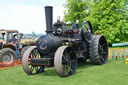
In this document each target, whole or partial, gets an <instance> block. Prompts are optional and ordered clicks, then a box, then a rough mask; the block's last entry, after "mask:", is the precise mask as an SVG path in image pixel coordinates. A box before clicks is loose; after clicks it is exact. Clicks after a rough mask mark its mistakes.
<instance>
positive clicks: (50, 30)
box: [45, 6, 53, 34]
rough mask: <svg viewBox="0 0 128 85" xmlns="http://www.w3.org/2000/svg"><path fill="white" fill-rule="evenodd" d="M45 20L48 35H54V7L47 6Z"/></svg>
mask: <svg viewBox="0 0 128 85" xmlns="http://www.w3.org/2000/svg"><path fill="white" fill-rule="evenodd" d="M45 18H46V33H47V34H52V33H53V28H52V24H53V7H52V6H45Z"/></svg>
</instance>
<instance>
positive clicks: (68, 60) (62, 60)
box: [54, 46, 77, 77]
mask: <svg viewBox="0 0 128 85" xmlns="http://www.w3.org/2000/svg"><path fill="white" fill-rule="evenodd" d="M67 48H68V47H67V46H62V47H60V48H59V49H58V50H57V52H56V53H55V59H54V66H55V69H56V73H57V74H58V75H59V76H60V77H67V76H70V75H72V74H74V73H75V71H76V66H77V58H76V55H75V56H72V57H71V55H70V54H75V53H74V52H73V51H72V50H71V51H72V52H69V54H66V53H68V52H66V49H67ZM64 54H65V55H66V56H65V55H64ZM69 55H70V56H69Z"/></svg>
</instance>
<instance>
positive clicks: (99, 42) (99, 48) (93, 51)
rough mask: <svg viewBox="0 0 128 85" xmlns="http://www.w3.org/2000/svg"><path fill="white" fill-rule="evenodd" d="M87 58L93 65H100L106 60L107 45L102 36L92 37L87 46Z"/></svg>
mask: <svg viewBox="0 0 128 85" xmlns="http://www.w3.org/2000/svg"><path fill="white" fill-rule="evenodd" d="M89 57H90V60H91V61H92V63H93V64H98V65H102V64H105V63H106V62H107V59H108V44H107V40H106V39H105V37H104V36H101V35H97V36H94V37H93V39H92V42H91V43H90V44H89Z"/></svg>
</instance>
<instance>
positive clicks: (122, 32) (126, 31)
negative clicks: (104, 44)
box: [65, 0, 128, 43]
mask: <svg viewBox="0 0 128 85" xmlns="http://www.w3.org/2000/svg"><path fill="white" fill-rule="evenodd" d="M67 1H70V0H67ZM73 1H74V0H73ZM80 3H88V4H85V5H86V6H85V7H83V8H82V9H83V10H82V11H84V12H85V10H88V13H86V14H84V15H83V16H80V17H81V18H80V19H81V20H83V21H84V20H89V21H91V23H92V25H93V28H94V34H102V35H104V36H105V37H106V38H107V40H108V42H109V43H117V42H125V41H128V21H127V20H128V6H127V5H128V3H127V0H85V1H83V0H81V2H80ZM76 4H77V3H76ZM68 5H69V3H68ZM70 5H71V4H70ZM79 8H81V7H79ZM69 9H72V8H68V10H69ZM72 12H73V11H72ZM79 14H80V13H79ZM65 15H66V14H65ZM70 16H73V15H70ZM68 20H69V21H70V20H72V18H70V19H68Z"/></svg>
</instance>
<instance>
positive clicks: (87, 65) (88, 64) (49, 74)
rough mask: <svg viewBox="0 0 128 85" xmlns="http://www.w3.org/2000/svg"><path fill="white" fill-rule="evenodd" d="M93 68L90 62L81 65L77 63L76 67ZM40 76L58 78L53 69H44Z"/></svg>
mask: <svg viewBox="0 0 128 85" xmlns="http://www.w3.org/2000/svg"><path fill="white" fill-rule="evenodd" d="M92 66H94V65H93V64H92V63H91V62H84V63H83V62H81V63H78V66H77V69H85V68H86V69H87V68H89V67H92ZM76 73H79V72H76ZM40 75H43V76H58V75H57V74H56V71H55V69H54V68H46V69H45V72H43V73H41V74H40Z"/></svg>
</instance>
